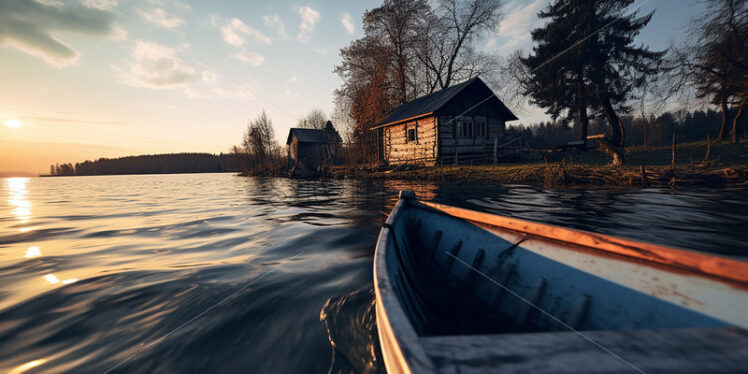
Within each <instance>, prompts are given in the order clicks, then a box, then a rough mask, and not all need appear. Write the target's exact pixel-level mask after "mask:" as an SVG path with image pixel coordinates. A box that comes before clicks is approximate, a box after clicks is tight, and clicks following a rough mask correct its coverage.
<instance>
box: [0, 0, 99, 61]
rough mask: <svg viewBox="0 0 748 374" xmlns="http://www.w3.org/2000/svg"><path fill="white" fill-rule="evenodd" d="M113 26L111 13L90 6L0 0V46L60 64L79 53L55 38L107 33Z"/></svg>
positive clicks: (75, 57)
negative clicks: (0, 7)
mask: <svg viewBox="0 0 748 374" xmlns="http://www.w3.org/2000/svg"><path fill="white" fill-rule="evenodd" d="M113 29H114V15H113V14H112V13H111V12H108V11H106V10H102V9H98V8H93V7H90V6H80V5H70V6H64V5H61V4H59V3H57V2H49V1H48V2H47V3H46V5H45V4H43V3H41V2H36V1H30V0H3V1H2V11H0V46H2V45H6V46H10V47H13V48H16V49H18V50H20V51H22V52H24V53H27V54H29V55H32V56H36V57H39V58H41V59H43V60H44V61H46V62H47V63H49V64H51V65H54V66H57V67H64V66H67V65H71V64H74V63H75V62H76V61H77V60H78V57H79V56H80V53H79V52H78V51H76V50H75V49H73V47H72V46H70V45H68V44H67V43H65V42H64V41H62V40H60V39H58V38H59V37H60V35H64V34H66V33H78V34H84V35H90V36H107V35H109V34H111V33H112V31H113Z"/></svg>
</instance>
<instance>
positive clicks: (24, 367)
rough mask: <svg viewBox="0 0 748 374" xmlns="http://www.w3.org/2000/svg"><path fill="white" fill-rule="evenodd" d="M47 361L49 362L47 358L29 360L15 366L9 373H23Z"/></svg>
mask: <svg viewBox="0 0 748 374" xmlns="http://www.w3.org/2000/svg"><path fill="white" fill-rule="evenodd" d="M45 362H47V360H45V359H39V360H34V361H29V362H27V363H25V364H23V365H19V366H17V367H15V368H14V369H13V370H11V371H10V372H9V373H8V374H21V373H25V372H27V371H28V370H30V369H33V368H35V367H37V366H39V365H41V364H43V363H45Z"/></svg>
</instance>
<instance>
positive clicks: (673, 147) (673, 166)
mask: <svg viewBox="0 0 748 374" xmlns="http://www.w3.org/2000/svg"><path fill="white" fill-rule="evenodd" d="M672 153H673V161H672V163H671V165H670V167H671V168H673V169H675V131H673V146H672Z"/></svg>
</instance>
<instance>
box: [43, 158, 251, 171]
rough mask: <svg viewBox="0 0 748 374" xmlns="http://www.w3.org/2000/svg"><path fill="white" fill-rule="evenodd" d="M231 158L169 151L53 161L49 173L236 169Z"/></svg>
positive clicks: (235, 164) (237, 168)
mask: <svg viewBox="0 0 748 374" xmlns="http://www.w3.org/2000/svg"><path fill="white" fill-rule="evenodd" d="M239 170H240V169H239V167H238V166H237V163H236V162H235V157H234V156H233V155H231V154H225V153H221V154H218V155H214V154H210V153H169V154H159V155H143V156H127V157H120V158H100V159H98V160H96V161H84V162H81V163H76V164H75V165H73V164H72V163H67V164H55V165H51V166H50V168H49V174H50V175H58V176H69V175H117V174H179V173H221V172H237V171H239Z"/></svg>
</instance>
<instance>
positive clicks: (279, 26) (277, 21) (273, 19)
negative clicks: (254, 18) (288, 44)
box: [262, 14, 288, 38]
mask: <svg viewBox="0 0 748 374" xmlns="http://www.w3.org/2000/svg"><path fill="white" fill-rule="evenodd" d="M262 19H263V20H264V21H265V26H268V27H272V28H274V29H275V31H276V32H277V33H278V35H280V36H281V37H282V38H287V37H288V33H286V25H284V24H283V21H282V20H281V18H280V15H278V14H273V15H272V16H263V17H262Z"/></svg>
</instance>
